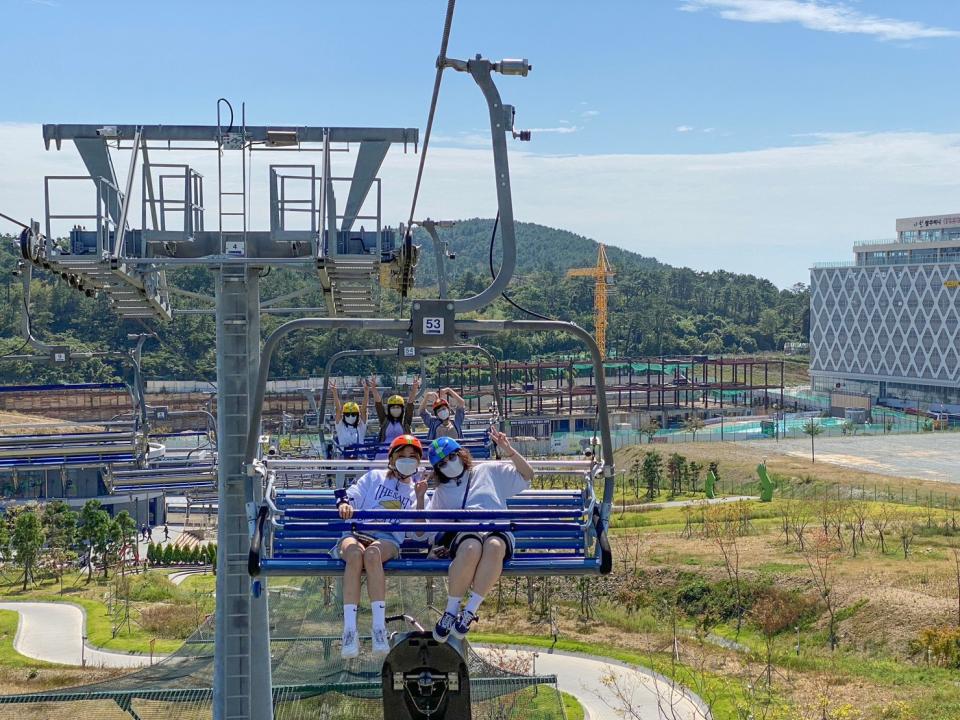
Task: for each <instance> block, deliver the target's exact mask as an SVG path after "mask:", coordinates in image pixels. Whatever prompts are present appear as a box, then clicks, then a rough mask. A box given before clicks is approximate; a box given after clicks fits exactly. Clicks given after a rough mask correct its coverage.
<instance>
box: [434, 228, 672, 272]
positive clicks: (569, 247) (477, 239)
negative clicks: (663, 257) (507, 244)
mask: <svg viewBox="0 0 960 720" xmlns="http://www.w3.org/2000/svg"><path fill="white" fill-rule="evenodd" d="M493 223H494V221H493V219H492V218H491V219H481V218H471V219H470V220H461V221H459V222H457V224H456V225H454V226H453V227H450V228H440V229H439V230H438V234H439V235H440V237H441V239H442V240H446V241H448V242H449V244H450V250H451V252H454V253H455V254H456V256H457V257H456V260H454V261H452V262H450V263H448V270H447V272H448V274H449V275H451V276H453V277H456V276H457V275H462V274H464V273H465V272H474V273H479V274H481V275H483V276H485V277H490V255H489V250H490V233H491V231H492V230H493ZM516 235H517V248H518V252H517V272H518V273H519V274H521V275H523V274H524V273H529V272H534V271H559V270H566V269H568V268H574V267H591V266H594V265H596V264H597V242H596V241H595V240H591V239H590V238H587V237H584V236H583V235H577V234H575V233H572V232H569V231H567V230H560V229H557V228H551V227H547V226H545V225H537V224H536V223H526V222H518V223H516ZM417 243H418V244H420V245H422V246H423V248H422V254H421V260H420V263H419V265H418V266H417V282H418V283H419V284H421V285H429V284H434V283H436V262H435V255H434V250H433V243H432V242H431V241H430V238H429V237H428V236H427V234H426V233H420V234H419V235H418V236H417ZM500 248H501V244H500V231H499V229H498V230H497V238H496V242H495V244H494V262H495V265H494V267H496V268H499V267H500ZM607 258H608V259H609V260H610V262H611V263H612V264H613V265H614V266H615V267H617V268H622V269H624V270H653V269H657V268H664V267H666V266H664V265H662V264H661V263H659V262H658V261H657V260H655V259H654V258H650V257H644V256H643V255H638V254H637V253H633V252H630V251H629V250H622V249H621V248H618V247H612V246H607Z"/></svg>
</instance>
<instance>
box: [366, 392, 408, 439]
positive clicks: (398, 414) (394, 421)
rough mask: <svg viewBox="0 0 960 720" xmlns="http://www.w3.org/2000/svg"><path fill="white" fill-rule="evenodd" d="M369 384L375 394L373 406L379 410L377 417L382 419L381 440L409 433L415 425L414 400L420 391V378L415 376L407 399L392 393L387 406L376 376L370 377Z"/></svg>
mask: <svg viewBox="0 0 960 720" xmlns="http://www.w3.org/2000/svg"><path fill="white" fill-rule="evenodd" d="M369 386H370V392H371V393H372V394H373V406H374V407H375V408H376V410H377V419H378V420H379V421H380V442H381V443H388V442H391V441H392V440H393V439H394V438H395V437H397V436H398V435H405V434H409V433H410V431H411V428H412V427H413V401H414V400H415V399H416V397H417V393H418V392H419V391H420V378H419V377H416V378H414V380H413V383H412V384H411V385H410V393H409V394H408V395H407V399H406V400H404V399H403V397H402V396H401V395H391V396H390V397H388V398H387V404H386V407H384V404H383V398H382V397H381V396H380V390H379V389H377V383H376V378H375V377H371V378H370V380H369Z"/></svg>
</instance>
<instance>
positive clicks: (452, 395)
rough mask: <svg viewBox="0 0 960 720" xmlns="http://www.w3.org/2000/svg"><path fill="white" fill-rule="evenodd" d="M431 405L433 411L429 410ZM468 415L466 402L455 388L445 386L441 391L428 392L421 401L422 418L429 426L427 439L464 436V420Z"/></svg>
mask: <svg viewBox="0 0 960 720" xmlns="http://www.w3.org/2000/svg"><path fill="white" fill-rule="evenodd" d="M428 405H430V407H431V409H432V410H433V413H432V414H431V413H429V412H427V406H428ZM465 417H466V403H465V402H464V400H463V398H462V397H460V395H459V394H457V392H456V391H454V390H453V388H448V387H446V388H443V389H442V390H441V391H440V392H428V393H425V394H424V396H423V400H421V401H420V418H421V419H422V420H423V423H424V424H425V425H426V426H427V440H436V439H437V438H438V437H452V438H457V439H460V438H462V437H463V421H464V418H465Z"/></svg>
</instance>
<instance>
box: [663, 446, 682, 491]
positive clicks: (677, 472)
mask: <svg viewBox="0 0 960 720" xmlns="http://www.w3.org/2000/svg"><path fill="white" fill-rule="evenodd" d="M686 468H687V459H686V458H685V457H684V456H683V455H681V454H680V453H673V454H672V455H671V456H670V457H669V458H668V459H667V473H669V475H670V494H671V495H678V494H679V493H681V492H682V491H683V487H682V480H683V476H684V474H685V471H686Z"/></svg>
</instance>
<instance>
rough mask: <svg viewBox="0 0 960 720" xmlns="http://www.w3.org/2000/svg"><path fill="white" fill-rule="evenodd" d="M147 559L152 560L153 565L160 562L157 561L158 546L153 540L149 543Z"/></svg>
mask: <svg viewBox="0 0 960 720" xmlns="http://www.w3.org/2000/svg"><path fill="white" fill-rule="evenodd" d="M147 560H148V561H149V562H150V564H151V565H158V564H159V563H158V562H157V546H156V545H154V544H153V543H152V542H151V543H150V544H149V545H147Z"/></svg>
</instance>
